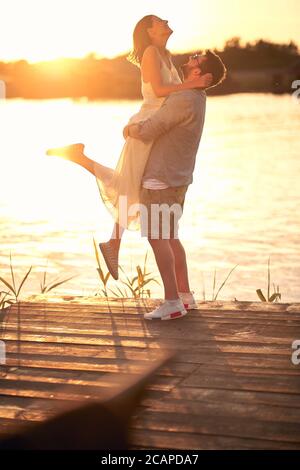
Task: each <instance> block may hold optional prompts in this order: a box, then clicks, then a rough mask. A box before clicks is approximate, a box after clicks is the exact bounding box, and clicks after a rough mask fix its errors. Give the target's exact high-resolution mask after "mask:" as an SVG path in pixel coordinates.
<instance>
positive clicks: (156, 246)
mask: <svg viewBox="0 0 300 470" xmlns="http://www.w3.org/2000/svg"><path fill="white" fill-rule="evenodd" d="M148 241H149V243H150V245H151V247H152V249H153V252H154V256H155V259H156V263H157V266H158V269H159V272H160V275H161V278H162V281H163V284H164V291H165V299H166V300H174V299H178V298H179V294H178V287H177V281H176V274H175V257H174V253H173V250H172V248H171V246H170V243H169V242H170V240H167V239H165V240H164V239H163V240H153V239H151V238H148Z"/></svg>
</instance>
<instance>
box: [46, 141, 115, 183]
mask: <svg viewBox="0 0 300 470" xmlns="http://www.w3.org/2000/svg"><path fill="white" fill-rule="evenodd" d="M47 155H50V156H52V155H54V156H57V157H61V158H64V159H65V160H69V161H71V162H74V163H77V165H80V166H82V167H83V168H85V169H86V170H87V171H89V172H90V173H91V174H92V175H94V176H96V177H97V178H99V179H100V180H104V181H105V180H109V179H110V178H111V177H112V175H113V173H114V170H113V169H111V168H109V167H107V166H104V165H101V163H98V162H95V161H94V160H92V159H91V158H89V157H87V156H86V155H84V145H83V144H73V145H68V146H66V147H57V148H53V149H49V150H48V151H47Z"/></svg>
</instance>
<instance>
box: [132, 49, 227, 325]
mask: <svg viewBox="0 0 300 470" xmlns="http://www.w3.org/2000/svg"><path fill="white" fill-rule="evenodd" d="M182 71H183V74H184V78H185V80H193V79H194V78H195V77H196V76H200V75H204V74H207V73H210V74H212V82H211V84H210V86H209V87H208V88H210V87H213V86H216V85H218V84H219V83H221V82H222V81H223V80H224V78H225V76H226V68H225V66H224V64H223V63H222V61H221V59H220V58H219V57H218V56H217V55H216V54H214V53H213V52H211V51H207V52H206V53H205V54H204V55H199V54H196V55H194V56H191V57H190V58H189V60H188V62H187V63H186V64H184V65H183V66H182ZM205 109H206V93H205V91H204V90H202V89H191V90H184V91H180V92H176V93H172V94H171V95H169V96H168V97H167V98H166V100H165V101H164V103H163V105H162V106H161V108H160V109H159V110H158V111H157V112H156V113H155V114H154V115H153V116H152V117H151V118H149V119H147V120H146V121H142V122H140V123H137V124H133V125H130V126H127V128H125V135H126V134H127V135H129V136H130V137H133V138H136V139H141V140H142V141H144V142H148V141H154V144H153V147H152V149H151V152H150V155H149V159H148V161H147V165H146V168H145V171H144V175H143V181H142V187H141V192H140V204H141V211H140V215H141V226H142V235H146V236H147V237H148V241H149V243H150V245H151V247H152V249H153V252H154V255H155V259H156V262H157V266H158V269H159V272H160V274H161V277H162V280H163V284H164V291H165V301H164V302H163V303H162V304H161V305H160V306H159V307H157V308H156V309H155V310H153V311H152V312H147V313H146V314H145V315H144V317H145V318H146V319H149V320H152V319H154V318H159V319H161V320H170V319H174V318H179V317H182V316H184V315H186V314H187V310H189V309H192V308H196V307H197V306H196V302H195V299H194V297H193V293H192V292H191V291H190V286H189V280H188V269H187V263H186V254H185V250H184V247H183V245H182V243H181V242H180V240H179V239H178V236H177V231H178V230H177V229H178V226H177V224H178V218H180V215H181V214H182V210H183V205H184V200H185V194H186V191H187V188H188V186H189V184H191V183H192V181H193V176H192V175H193V170H194V166H195V159H196V154H197V151H198V147H199V143H200V139H201V135H202V131H203V125H204V118H205ZM161 206H164V209H165V208H166V207H167V208H168V209H169V210H168V218H167V220H168V224H169V226H170V232H169V234H166V230H165V228H166V224H165V223H164V222H165V220H166V218H165V217H163V214H162V212H163V211H160V210H159V208H160V207H161ZM178 207H179V209H181V211H178ZM175 212H176V215H177V217H175ZM180 212H181V213H180ZM164 213H165V211H164Z"/></svg>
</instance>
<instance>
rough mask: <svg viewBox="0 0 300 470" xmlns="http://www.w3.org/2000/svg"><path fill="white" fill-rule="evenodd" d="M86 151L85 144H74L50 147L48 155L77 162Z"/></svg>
mask: <svg viewBox="0 0 300 470" xmlns="http://www.w3.org/2000/svg"><path fill="white" fill-rule="evenodd" d="M83 151H84V145H83V144H72V145H67V146H66V147H56V148H51V149H48V150H47V152H46V155H49V156H52V155H55V156H57V157H62V158H65V159H66V160H72V161H73V162H76V161H77V160H78V159H80V157H82V156H83V155H84V154H83Z"/></svg>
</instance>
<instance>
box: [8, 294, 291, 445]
mask: <svg viewBox="0 0 300 470" xmlns="http://www.w3.org/2000/svg"><path fill="white" fill-rule="evenodd" d="M158 303H159V301H158V300H138V301H135V300H127V299H126V300H120V299H109V300H108V301H107V300H105V299H100V298H97V297H94V298H83V297H72V296H65V297H59V296H53V297H51V296H47V297H43V296H35V297H32V298H30V299H27V300H26V301H21V302H20V303H19V304H18V305H13V306H12V307H11V308H10V309H8V310H7V311H6V312H5V313H3V314H2V321H1V323H0V328H1V330H0V339H1V340H2V341H4V344H5V348H6V363H5V364H3V365H1V366H0V435H2V436H5V435H9V434H10V433H11V432H12V431H13V430H14V429H15V428H20V427H22V426H24V425H26V424H27V423H28V422H32V421H40V420H44V419H46V418H47V417H48V416H51V415H52V414H53V413H54V412H55V411H56V406H57V405H58V404H59V403H60V402H65V401H66V400H77V399H78V400H81V399H82V398H83V397H85V398H87V397H89V396H92V395H91V393H92V390H95V394H97V396H98V395H99V390H100V389H103V390H104V389H105V388H107V387H110V386H111V381H110V380H111V377H113V378H115V381H116V382H117V381H118V380H119V379H120V378H121V377H122V376H123V374H128V373H133V374H136V373H139V371H141V370H143V369H144V368H145V365H147V364H149V361H151V360H153V359H155V358H157V356H158V355H159V354H160V353H161V351H162V350H165V349H168V350H175V351H177V356H176V357H175V359H174V360H173V361H172V362H170V364H169V365H167V366H165V367H163V368H162V369H161V370H160V371H159V372H158V373H157V374H156V376H155V380H154V381H153V383H151V384H150V385H149V386H148V387H147V392H146V395H145V397H144V399H143V401H142V402H141V403H140V405H139V406H138V408H137V409H136V413H135V415H134V417H133V420H132V423H131V428H130V430H131V431H130V432H131V443H132V444H131V445H132V448H134V449H137V448H142V449H300V365H296V364H293V363H292V360H291V358H292V353H293V352H294V351H293V349H292V343H293V342H294V341H295V340H300V303H298V304H284V303H275V304H269V303H262V302H239V301H236V302H225V301H224V302H222V301H218V302H198V309H197V310H193V311H190V312H189V313H188V315H187V316H186V317H184V318H181V319H177V320H173V321H160V320H156V321H146V320H144V318H143V313H144V312H145V311H149V310H151V309H152V308H153V307H154V306H155V305H157V304H158ZM2 345H3V343H2ZM299 357H300V354H299Z"/></svg>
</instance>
